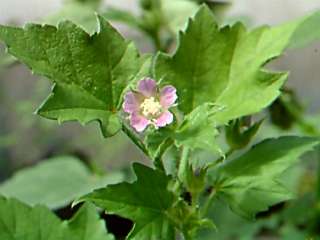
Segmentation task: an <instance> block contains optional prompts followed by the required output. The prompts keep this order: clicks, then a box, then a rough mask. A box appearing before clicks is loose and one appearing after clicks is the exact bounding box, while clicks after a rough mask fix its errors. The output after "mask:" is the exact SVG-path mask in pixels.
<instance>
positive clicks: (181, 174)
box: [178, 147, 190, 182]
mask: <svg viewBox="0 0 320 240" xmlns="http://www.w3.org/2000/svg"><path fill="white" fill-rule="evenodd" d="M189 151H190V149H189V148H188V147H183V148H182V151H181V158H180V163H179V168H178V178H179V179H180V181H181V182H184V181H185V180H186V173H187V170H188V160H189V158H188V157H189Z"/></svg>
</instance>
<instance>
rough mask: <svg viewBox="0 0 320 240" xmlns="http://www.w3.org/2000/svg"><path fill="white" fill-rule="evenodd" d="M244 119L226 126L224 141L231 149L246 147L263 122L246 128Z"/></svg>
mask: <svg viewBox="0 0 320 240" xmlns="http://www.w3.org/2000/svg"><path fill="white" fill-rule="evenodd" d="M246 121H247V119H246V118H241V119H236V120H233V121H231V122H230V123H229V125H228V126H226V139H227V142H228V144H229V146H230V147H231V149H241V148H244V147H246V146H247V145H248V144H249V143H250V141H251V140H252V139H253V137H254V136H255V135H256V133H257V132H258V130H259V128H260V126H261V124H262V122H263V120H260V121H258V122H255V123H253V124H252V125H251V123H249V124H248V126H246V125H247V124H246ZM250 121H251V120H250Z"/></svg>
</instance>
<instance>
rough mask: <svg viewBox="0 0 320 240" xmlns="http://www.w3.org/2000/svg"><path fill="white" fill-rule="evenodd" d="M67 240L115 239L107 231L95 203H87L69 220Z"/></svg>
mask: <svg viewBox="0 0 320 240" xmlns="http://www.w3.org/2000/svg"><path fill="white" fill-rule="evenodd" d="M66 233H67V234H66V238H65V239H66V240H79V238H80V239H83V240H114V239H115V238H114V237H113V236H112V235H111V234H108V233H107V232H106V227H105V222H104V221H103V220H100V219H99V214H98V213H97V210H96V208H95V206H94V205H93V204H90V203H85V204H84V205H83V206H82V207H81V208H80V210H79V211H78V212H77V213H76V215H75V216H74V217H73V218H72V219H71V220H70V221H68V229H67V231H66Z"/></svg>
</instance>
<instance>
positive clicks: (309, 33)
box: [288, 11, 320, 49]
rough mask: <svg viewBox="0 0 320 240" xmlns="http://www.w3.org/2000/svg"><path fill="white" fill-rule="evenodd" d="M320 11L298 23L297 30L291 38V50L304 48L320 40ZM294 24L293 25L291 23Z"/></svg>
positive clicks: (299, 20)
mask: <svg viewBox="0 0 320 240" xmlns="http://www.w3.org/2000/svg"><path fill="white" fill-rule="evenodd" d="M319 22H320V11H317V12H314V13H312V14H310V15H308V16H306V17H304V18H302V19H298V20H297V21H296V23H295V24H296V26H297V27H296V30H295V32H294V34H293V35H292V36H291V39H290V44H289V46H288V47H289V48H290V49H295V48H302V47H305V46H307V45H308V44H310V43H312V42H315V41H319V40H320V31H319V30H318V29H319ZM289 24H292V23H289Z"/></svg>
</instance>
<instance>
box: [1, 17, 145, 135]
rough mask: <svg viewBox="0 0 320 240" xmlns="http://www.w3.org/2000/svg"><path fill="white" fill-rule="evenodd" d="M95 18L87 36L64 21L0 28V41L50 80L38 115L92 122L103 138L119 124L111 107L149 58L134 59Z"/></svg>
mask: <svg viewBox="0 0 320 240" xmlns="http://www.w3.org/2000/svg"><path fill="white" fill-rule="evenodd" d="M98 22H99V31H98V32H97V33H95V34H94V35H92V36H90V35H88V34H87V33H86V32H85V31H84V30H82V29H81V28H79V27H77V26H76V25H75V24H73V23H71V22H69V21H65V22H61V23H60V24H59V26H58V27H54V26H49V25H43V26H42V25H37V24H28V25H26V26H25V27H24V28H17V27H7V26H0V39H1V40H3V41H4V42H5V43H6V44H7V46H8V49H9V52H10V53H11V54H12V55H14V56H16V57H17V58H18V59H19V60H20V61H22V62H23V63H25V64H27V65H28V66H29V67H30V68H31V69H32V71H33V72H34V73H36V74H39V75H42V76H46V77H48V78H49V79H51V80H52V81H53V82H54V83H55V87H54V90H53V93H52V94H51V95H50V96H49V98H48V99H47V101H46V102H45V103H44V104H43V105H42V106H41V107H40V108H39V109H38V114H40V115H42V116H44V117H47V118H50V119H57V120H58V121H69V120H77V121H79V122H81V123H88V122H90V121H94V120H98V121H99V122H100V124H101V126H102V130H103V134H104V136H106V137H108V136H111V135H114V134H115V133H117V132H118V131H119V130H120V128H121V123H120V120H119V118H118V116H117V110H118V109H119V108H120V106H121V101H122V94H123V91H124V90H125V88H127V87H128V85H129V83H130V82H132V81H134V80H135V77H136V75H138V74H139V72H140V69H141V68H142V69H144V67H143V66H144V64H145V63H146V62H149V59H148V58H145V57H140V56H139V53H138V51H137V49H136V48H135V47H134V46H133V44H131V43H129V42H127V41H126V40H124V38H123V37H122V36H121V35H120V34H119V33H118V32H117V31H116V30H115V29H114V28H113V27H112V26H111V25H110V24H109V23H108V22H107V21H106V20H104V19H103V18H102V17H98Z"/></svg>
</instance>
